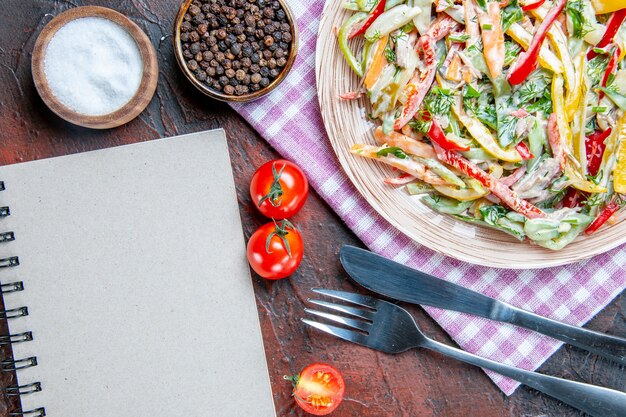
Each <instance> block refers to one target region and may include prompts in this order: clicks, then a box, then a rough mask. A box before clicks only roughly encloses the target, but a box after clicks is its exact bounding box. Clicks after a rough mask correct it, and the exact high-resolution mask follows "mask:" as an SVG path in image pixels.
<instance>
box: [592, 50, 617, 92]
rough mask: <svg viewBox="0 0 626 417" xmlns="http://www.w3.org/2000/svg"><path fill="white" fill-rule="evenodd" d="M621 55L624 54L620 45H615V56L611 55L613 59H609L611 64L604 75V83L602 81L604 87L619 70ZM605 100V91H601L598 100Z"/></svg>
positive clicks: (607, 66)
mask: <svg viewBox="0 0 626 417" xmlns="http://www.w3.org/2000/svg"><path fill="white" fill-rule="evenodd" d="M621 53H622V50H621V48H620V47H619V46H618V45H615V48H614V49H613V54H612V55H611V59H609V63H608V64H607V65H606V71H605V72H604V75H603V76H602V81H601V85H602V87H606V85H607V83H608V82H609V77H610V76H611V74H613V73H614V72H615V70H616V69H617V61H618V59H619V56H620V54H621ZM603 98H604V91H602V90H600V92H599V93H598V99H599V100H602V99H603Z"/></svg>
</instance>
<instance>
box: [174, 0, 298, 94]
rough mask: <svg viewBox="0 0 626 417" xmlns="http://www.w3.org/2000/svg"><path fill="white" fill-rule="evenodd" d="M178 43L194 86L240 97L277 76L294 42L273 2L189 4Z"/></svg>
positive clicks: (199, 1)
mask: <svg viewBox="0 0 626 417" xmlns="http://www.w3.org/2000/svg"><path fill="white" fill-rule="evenodd" d="M180 40H181V47H182V50H183V52H182V53H183V57H184V59H185V61H186V64H187V67H188V68H189V69H190V71H192V72H193V74H194V76H195V78H196V79H197V80H198V81H200V82H203V83H204V84H205V85H207V86H209V87H210V88H213V89H216V90H218V91H223V92H224V93H226V94H229V95H244V94H248V93H249V92H254V91H259V90H260V89H262V88H265V87H267V86H268V85H270V84H271V83H272V81H273V80H275V79H276V78H277V77H279V76H280V72H281V70H282V69H283V68H284V67H285V66H286V65H287V58H288V56H289V51H290V44H291V42H292V40H293V37H292V34H291V25H290V24H289V22H288V21H287V14H286V13H285V10H284V9H283V8H282V6H281V4H280V2H278V1H277V0H193V2H192V3H191V5H190V6H189V9H188V11H187V13H186V14H185V15H184V18H183V23H182V24H181V28H180Z"/></svg>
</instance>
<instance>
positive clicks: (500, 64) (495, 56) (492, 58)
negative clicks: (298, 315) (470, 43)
mask: <svg viewBox="0 0 626 417" xmlns="http://www.w3.org/2000/svg"><path fill="white" fill-rule="evenodd" d="M478 22H479V23H480V32H481V36H482V39H483V46H484V48H483V54H484V55H485V62H486V63H487V68H489V73H491V77H492V78H497V77H498V75H500V73H502V69H503V68H504V52H505V51H504V32H503V31H502V22H501V18H500V5H499V4H498V3H496V2H489V3H487V13H484V12H483V11H482V10H480V9H479V10H478Z"/></svg>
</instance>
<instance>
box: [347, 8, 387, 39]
mask: <svg viewBox="0 0 626 417" xmlns="http://www.w3.org/2000/svg"><path fill="white" fill-rule="evenodd" d="M386 4H387V0H380V1H379V2H378V4H377V5H376V6H375V7H374V8H373V9H372V11H371V12H370V13H369V14H368V15H367V18H366V19H365V21H364V22H363V24H362V25H361V26H359V27H355V28H354V29H353V30H352V31H351V32H350V34H348V39H352V38H354V37H355V36H359V35H362V34H364V33H365V31H366V30H367V28H369V27H370V26H372V23H374V20H376V19H377V18H378V16H380V15H381V14H382V13H383V12H384V11H385V5H386Z"/></svg>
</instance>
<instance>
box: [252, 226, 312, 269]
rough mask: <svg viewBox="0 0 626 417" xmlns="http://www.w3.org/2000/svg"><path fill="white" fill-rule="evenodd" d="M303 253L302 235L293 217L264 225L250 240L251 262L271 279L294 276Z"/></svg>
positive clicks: (253, 266)
mask: <svg viewBox="0 0 626 417" xmlns="http://www.w3.org/2000/svg"><path fill="white" fill-rule="evenodd" d="M303 254H304V243H303V242H302V236H300V232H298V230H297V229H296V228H295V226H294V225H293V224H291V222H290V221H289V220H280V221H279V222H274V223H266V224H264V225H263V226H261V227H260V228H259V229H258V230H257V231H256V232H254V233H253V234H252V236H250V240H249V241H248V262H250V266H252V269H254V271H255V272H256V273H257V274H259V275H260V276H262V277H263V278H267V279H280V278H285V277H286V276H289V275H291V274H292V273H293V272H294V271H295V270H296V269H298V266H299V265H300V262H302V255H303Z"/></svg>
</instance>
